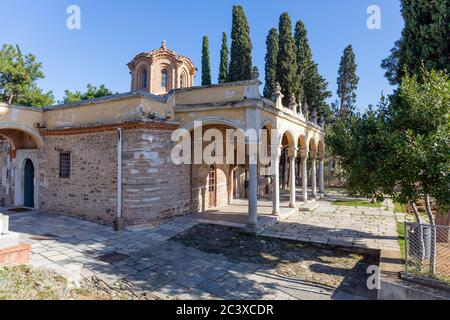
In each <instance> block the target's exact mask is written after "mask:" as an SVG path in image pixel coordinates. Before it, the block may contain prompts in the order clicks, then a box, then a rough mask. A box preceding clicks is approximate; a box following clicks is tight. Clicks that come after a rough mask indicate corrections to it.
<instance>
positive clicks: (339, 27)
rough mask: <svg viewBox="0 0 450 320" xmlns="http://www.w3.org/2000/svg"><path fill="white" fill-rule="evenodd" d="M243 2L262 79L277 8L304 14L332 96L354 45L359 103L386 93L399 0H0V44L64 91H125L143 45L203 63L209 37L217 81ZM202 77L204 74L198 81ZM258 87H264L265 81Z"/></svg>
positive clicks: (44, 83)
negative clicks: (225, 40)
mask: <svg viewBox="0 0 450 320" xmlns="http://www.w3.org/2000/svg"><path fill="white" fill-rule="evenodd" d="M72 4H75V5H78V6H79V7H80V8H81V30H69V29H67V28H66V20H67V17H68V14H67V13H66V9H67V7H68V6H69V5H72ZM233 4H241V5H243V6H244V9H245V11H246V14H247V18H248V20H249V24H250V29H251V38H252V42H253V64H254V65H256V66H258V68H259V69H260V71H261V73H262V75H261V78H262V79H263V70H264V56H265V51H266V50H265V39H266V35H267V32H268V30H269V29H270V28H272V27H277V26H278V18H279V15H280V14H281V13H282V12H284V11H287V12H289V14H290V16H291V18H292V20H293V24H295V22H296V21H297V20H299V19H301V20H303V22H304V23H305V25H306V27H307V29H308V32H309V39H310V44H311V47H312V50H313V54H314V59H315V61H316V62H317V63H318V64H319V71H320V72H321V74H322V75H323V76H324V77H325V78H326V79H327V81H328V82H329V88H330V90H331V91H332V92H333V95H334V97H333V99H330V101H332V100H334V99H335V98H336V87H337V86H336V78H337V70H338V67H339V60H340V57H341V54H342V51H343V50H344V48H345V46H346V45H348V44H352V45H353V47H354V49H355V52H356V58H357V63H358V75H359V77H360V79H361V80H360V84H359V89H358V107H359V108H360V109H365V108H366V107H367V105H368V104H376V103H377V102H378V100H379V97H380V94H381V92H382V91H383V92H384V93H385V94H386V93H390V92H391V91H392V87H391V86H389V83H388V82H387V80H386V79H385V78H384V76H383V75H384V72H383V70H382V69H381V67H380V64H381V60H382V59H383V58H385V57H386V56H388V55H389V51H390V49H391V48H392V46H393V43H394V42H395V41H396V40H397V39H398V38H399V37H400V34H401V30H402V27H403V20H402V18H401V15H400V4H399V1H398V0H341V1H338V0H315V1H312V0H282V1H280V0H247V1H237V0H234V1H228V0H209V1H208V0H192V1H179V0H172V1H160V0H127V1H125V0H109V1H107V0H96V1H92V0H70V1H66V0H46V1H30V0H0V7H1V8H2V12H7V13H8V14H7V15H2V23H1V24H2V27H1V29H0V44H3V43H12V44H19V45H20V46H21V48H22V50H23V52H25V53H28V52H31V53H33V54H35V55H36V56H37V57H38V60H39V61H41V62H42V63H43V68H44V72H45V74H46V78H45V79H44V80H42V81H40V82H39V85H40V86H41V87H42V88H43V89H44V90H52V91H53V92H54V94H55V96H56V98H57V99H61V97H62V96H63V93H64V90H65V89H70V90H83V89H84V88H85V87H86V84H87V83H92V84H94V85H99V84H102V83H104V84H105V85H106V86H107V87H108V88H110V89H112V90H113V91H118V92H127V91H129V89H130V75H129V71H128V67H127V66H126V64H127V63H128V62H129V61H130V60H131V59H132V58H133V57H134V56H135V55H136V54H137V53H139V52H141V51H146V50H151V49H154V48H158V47H159V46H160V45H161V41H162V40H163V39H165V40H167V44H168V47H169V48H171V49H173V50H175V51H177V52H179V53H181V54H183V55H186V56H189V57H190V58H191V59H192V60H193V61H194V63H195V64H196V66H197V67H198V68H199V69H200V65H201V42H202V36H203V35H207V36H208V37H209V41H210V50H211V68H212V75H213V81H217V80H216V79H217V71H218V65H219V51H220V44H221V34H222V32H224V31H225V32H227V34H228V35H229V33H230V30H231V8H232V5H233ZM372 4H376V5H378V6H379V7H380V8H381V23H382V29H381V30H369V29H368V28H367V26H366V20H367V18H368V17H369V15H368V14H367V13H366V10H367V8H368V7H369V6H370V5H372ZM200 81H201V74H200V72H199V73H198V74H197V77H196V80H195V82H196V85H199V84H200ZM261 91H262V88H261Z"/></svg>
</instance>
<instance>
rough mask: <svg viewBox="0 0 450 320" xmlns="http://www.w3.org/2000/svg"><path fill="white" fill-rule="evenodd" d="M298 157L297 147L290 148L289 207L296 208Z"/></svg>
mask: <svg viewBox="0 0 450 320" xmlns="http://www.w3.org/2000/svg"><path fill="white" fill-rule="evenodd" d="M296 157H297V149H296V148H292V149H289V207H291V208H296V207H297V205H296V199H295V158H296Z"/></svg>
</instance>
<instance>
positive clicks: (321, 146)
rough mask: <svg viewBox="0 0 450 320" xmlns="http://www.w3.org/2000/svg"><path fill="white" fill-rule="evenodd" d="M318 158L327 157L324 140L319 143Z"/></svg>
mask: <svg viewBox="0 0 450 320" xmlns="http://www.w3.org/2000/svg"><path fill="white" fill-rule="evenodd" d="M317 157H318V158H319V159H323V158H324V157H325V145H324V143H323V141H322V140H320V141H319V142H318V143H317Z"/></svg>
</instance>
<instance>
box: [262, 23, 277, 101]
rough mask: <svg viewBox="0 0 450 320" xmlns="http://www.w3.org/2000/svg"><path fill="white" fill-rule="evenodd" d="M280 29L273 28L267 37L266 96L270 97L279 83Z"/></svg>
mask: <svg viewBox="0 0 450 320" xmlns="http://www.w3.org/2000/svg"><path fill="white" fill-rule="evenodd" d="M278 37H279V35H278V30H277V29H276V28H272V29H270V30H269V34H268V35H267V39H266V46H267V53H266V65H265V73H266V75H265V86H264V97H266V98H270V97H271V96H272V93H273V92H274V88H275V85H276V83H277V62H278V50H279V47H278V41H279V40H278Z"/></svg>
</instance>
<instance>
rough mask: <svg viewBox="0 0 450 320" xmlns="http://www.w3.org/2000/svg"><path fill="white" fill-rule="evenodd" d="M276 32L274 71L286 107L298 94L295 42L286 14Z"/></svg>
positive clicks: (283, 15) (289, 20)
mask: <svg viewBox="0 0 450 320" xmlns="http://www.w3.org/2000/svg"><path fill="white" fill-rule="evenodd" d="M278 30H279V32H280V34H279V41H278V45H279V51H278V60H277V70H276V73H277V82H278V83H279V84H280V86H281V92H282V93H283V95H284V98H283V104H284V105H288V104H289V100H290V97H291V96H292V95H294V96H297V94H298V86H299V81H298V74H297V70H298V65H297V54H296V50H295V41H294V38H293V37H292V23H291V18H290V17H289V14H288V13H287V12H284V13H283V14H282V15H281V16H280V22H279V26H278Z"/></svg>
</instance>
